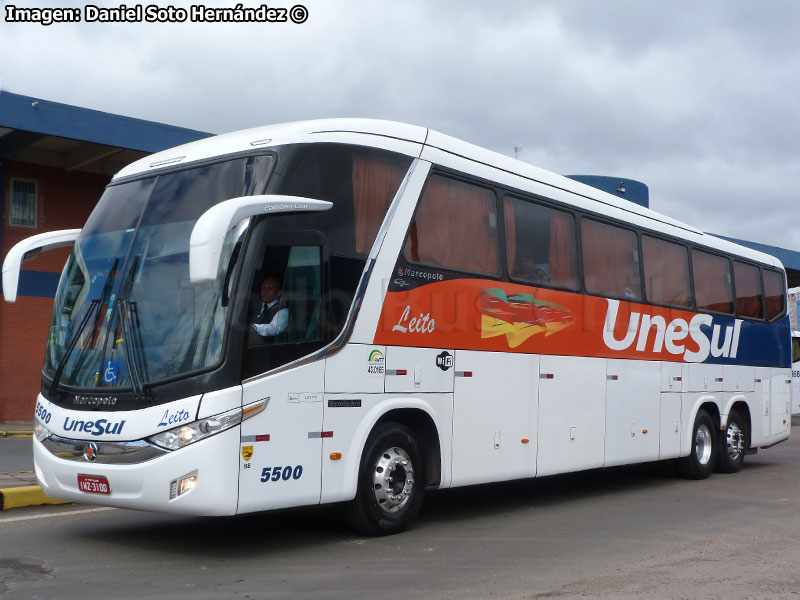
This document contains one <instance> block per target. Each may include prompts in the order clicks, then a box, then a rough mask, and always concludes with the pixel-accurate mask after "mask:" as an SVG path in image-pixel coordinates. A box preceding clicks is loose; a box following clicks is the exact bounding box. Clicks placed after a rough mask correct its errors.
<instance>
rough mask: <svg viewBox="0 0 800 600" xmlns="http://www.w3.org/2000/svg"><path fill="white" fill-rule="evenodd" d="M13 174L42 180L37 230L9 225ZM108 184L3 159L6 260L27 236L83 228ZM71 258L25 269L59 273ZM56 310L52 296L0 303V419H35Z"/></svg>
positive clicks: (62, 252) (59, 253) (57, 253)
mask: <svg viewBox="0 0 800 600" xmlns="http://www.w3.org/2000/svg"><path fill="white" fill-rule="evenodd" d="M12 178H19V179H27V180H31V181H36V182H37V184H38V190H37V193H38V204H37V228H36V229H31V228H28V227H9V226H8V215H9V206H10V203H11V198H10V195H11V179H12ZM107 183H108V177H104V176H101V175H92V174H90V173H78V172H69V171H64V170H62V169H56V168H51V167H42V166H38V165H32V164H28V163H19V162H12V161H7V162H4V163H3V190H2V193H3V198H4V201H3V215H2V224H3V225H2V248H1V249H0V250H2V252H0V254H2V258H5V256H6V254H7V252H8V251H9V250H10V249H11V247H12V246H13V245H14V244H16V243H17V242H18V241H20V240H22V239H24V238H26V237H29V236H32V235H35V234H37V233H42V232H45V231H54V230H57V229H74V228H80V227H82V226H83V224H84V223H85V222H86V219H87V217H88V216H89V213H90V212H91V210H92V208H94V205H95V204H96V203H97V200H98V199H99V198H100V195H101V194H102V193H103V188H104V187H105V185H106V184H107ZM68 256H69V249H68V248H63V249H62V248H59V249H57V250H52V251H50V252H45V253H43V254H42V255H41V256H40V257H39V258H37V259H35V260H32V261H30V262H26V263H25V264H24V268H25V269H31V270H36V271H48V272H53V273H60V272H61V270H62V269H63V267H64V263H65V262H66V260H67V257H68ZM52 309H53V300H52V298H32V297H26V296H20V297H18V298H17V302H16V303H15V304H9V303H7V302H4V301H0V422H2V421H30V420H32V418H33V408H34V405H35V403H36V395H37V394H38V393H39V390H40V389H41V377H42V375H41V373H42V363H43V361H44V351H45V343H46V341H47V332H48V329H49V326H50V315H51V312H52Z"/></svg>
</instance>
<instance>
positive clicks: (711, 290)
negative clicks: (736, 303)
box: [692, 250, 733, 315]
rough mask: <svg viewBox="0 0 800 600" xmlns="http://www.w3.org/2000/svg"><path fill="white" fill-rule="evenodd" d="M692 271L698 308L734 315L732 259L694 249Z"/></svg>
mask: <svg viewBox="0 0 800 600" xmlns="http://www.w3.org/2000/svg"><path fill="white" fill-rule="evenodd" d="M692 271H693V275H694V291H695V294H696V296H697V308H699V309H701V310H710V311H714V312H718V313H725V314H728V315H732V314H733V290H732V286H731V263H730V261H729V260H728V259H727V258H723V257H722V256H717V255H716V254H709V253H708V252H703V251H702V250H692Z"/></svg>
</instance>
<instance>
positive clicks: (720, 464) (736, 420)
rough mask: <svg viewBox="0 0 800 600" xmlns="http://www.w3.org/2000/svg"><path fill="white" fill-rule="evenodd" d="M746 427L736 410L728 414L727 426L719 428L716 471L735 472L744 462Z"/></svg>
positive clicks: (746, 440) (746, 438) (746, 437)
mask: <svg viewBox="0 0 800 600" xmlns="http://www.w3.org/2000/svg"><path fill="white" fill-rule="evenodd" d="M748 438H749V436H748V428H747V424H746V422H745V420H744V419H743V418H742V415H741V413H740V412H739V411H738V410H732V411H731V414H730V415H728V426H727V427H726V428H725V429H720V430H719V441H718V443H717V448H718V450H719V456H717V467H716V468H717V471H719V472H720V473H736V471H738V470H739V469H740V468H741V467H742V463H743V462H744V455H745V452H746V451H747V445H748Z"/></svg>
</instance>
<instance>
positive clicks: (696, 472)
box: [676, 409, 717, 479]
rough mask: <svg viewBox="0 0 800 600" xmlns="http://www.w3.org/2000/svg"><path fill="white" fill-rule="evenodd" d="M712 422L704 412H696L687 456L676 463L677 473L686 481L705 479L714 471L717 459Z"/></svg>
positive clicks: (714, 429)
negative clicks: (690, 445)
mask: <svg viewBox="0 0 800 600" xmlns="http://www.w3.org/2000/svg"><path fill="white" fill-rule="evenodd" d="M716 429H717V428H716V427H714V420H713V419H712V418H711V415H709V414H708V412H706V411H705V410H702V409H701V410H699V411H697V416H696V417H695V418H694V426H693V427H692V447H691V450H690V451H689V456H684V457H683V458H679V459H678V460H677V462H676V466H677V467H678V473H679V474H680V476H681V477H685V478H686V479H705V478H706V477H708V476H709V475H711V471H713V470H714V463H715V462H716V458H717V449H716V445H717V436H716V434H715V431H716Z"/></svg>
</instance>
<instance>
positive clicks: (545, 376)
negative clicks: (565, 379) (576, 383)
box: [539, 373, 555, 379]
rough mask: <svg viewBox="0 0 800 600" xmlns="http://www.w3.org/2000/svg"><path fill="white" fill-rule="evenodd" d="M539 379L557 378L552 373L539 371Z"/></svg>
mask: <svg viewBox="0 0 800 600" xmlns="http://www.w3.org/2000/svg"><path fill="white" fill-rule="evenodd" d="M539 379H555V375H553V374H552V373H539Z"/></svg>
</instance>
